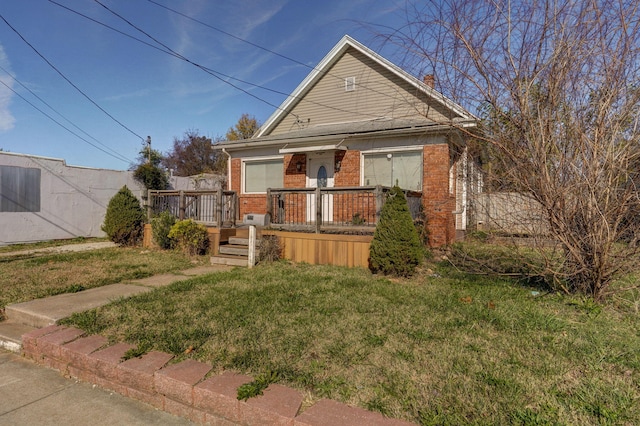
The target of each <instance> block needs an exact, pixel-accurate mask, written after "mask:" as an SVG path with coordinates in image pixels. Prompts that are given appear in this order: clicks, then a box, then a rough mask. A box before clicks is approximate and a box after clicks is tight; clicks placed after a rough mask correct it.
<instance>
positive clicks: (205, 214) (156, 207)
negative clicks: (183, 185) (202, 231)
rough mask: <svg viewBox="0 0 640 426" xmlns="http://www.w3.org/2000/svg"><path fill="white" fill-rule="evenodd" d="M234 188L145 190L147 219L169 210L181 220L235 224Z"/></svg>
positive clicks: (224, 224) (236, 214) (223, 224)
mask: <svg viewBox="0 0 640 426" xmlns="http://www.w3.org/2000/svg"><path fill="white" fill-rule="evenodd" d="M237 200H238V197H237V195H236V192H235V191H223V190H212V191H153V190H150V191H149V192H148V198H147V216H148V218H149V219H151V217H153V216H154V215H156V214H159V213H161V212H163V211H168V212H170V213H171V214H173V215H174V216H175V217H177V218H178V219H180V220H183V219H193V220H195V221H198V222H203V223H206V224H209V225H213V226H217V227H222V226H235V222H236V218H237V217H238V201H237Z"/></svg>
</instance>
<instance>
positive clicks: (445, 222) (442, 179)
mask: <svg viewBox="0 0 640 426" xmlns="http://www.w3.org/2000/svg"><path fill="white" fill-rule="evenodd" d="M449 155H450V153H449V145H448V144H447V143H441V144H433V145H425V147H424V149H423V165H424V166H423V179H422V204H423V206H424V210H425V213H426V216H427V228H428V229H429V244H430V245H431V246H433V247H439V246H442V245H446V244H450V243H452V242H453V241H454V235H453V234H454V233H455V222H454V216H453V213H452V212H453V211H454V210H455V194H454V193H451V192H450V188H449V167H450V161H451V160H450V158H449ZM452 230H453V233H452Z"/></svg>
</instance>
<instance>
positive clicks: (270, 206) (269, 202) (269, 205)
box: [267, 188, 275, 220]
mask: <svg viewBox="0 0 640 426" xmlns="http://www.w3.org/2000/svg"><path fill="white" fill-rule="evenodd" d="M267 214H268V215H269V217H270V218H271V220H275V215H274V214H273V200H271V188H267Z"/></svg>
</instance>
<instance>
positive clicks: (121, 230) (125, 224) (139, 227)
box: [102, 185, 145, 246]
mask: <svg viewBox="0 0 640 426" xmlns="http://www.w3.org/2000/svg"><path fill="white" fill-rule="evenodd" d="M144 220H145V214H144V211H143V210H142V207H141V206H140V201H138V199H137V198H136V197H135V196H134V195H133V193H132V192H131V191H130V190H129V188H127V186H126V185H125V186H123V187H122V188H120V190H119V191H118V193H117V194H116V195H114V196H113V197H112V198H111V200H109V205H108V206H107V213H106V215H105V217H104V223H103V224H102V230H103V231H104V232H105V233H106V234H107V236H108V237H109V239H110V240H111V241H113V242H114V243H116V244H119V245H122V246H134V245H136V244H138V243H139V242H140V240H141V239H142V235H143V232H144Z"/></svg>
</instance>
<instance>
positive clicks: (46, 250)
mask: <svg viewBox="0 0 640 426" xmlns="http://www.w3.org/2000/svg"><path fill="white" fill-rule="evenodd" d="M111 247H117V246H116V244H114V243H112V242H111V241H100V242H97V243H78V244H66V245H63V246H57V247H43V248H38V249H29V250H20V251H6V252H1V253H0V257H13V256H16V257H23V256H31V255H41V254H51V253H75V252H79V251H88V250H98V249H103V248H111Z"/></svg>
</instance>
